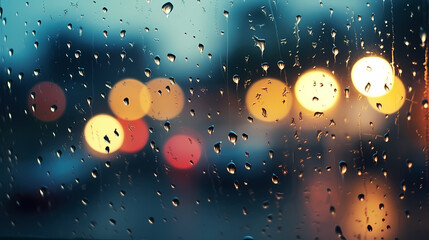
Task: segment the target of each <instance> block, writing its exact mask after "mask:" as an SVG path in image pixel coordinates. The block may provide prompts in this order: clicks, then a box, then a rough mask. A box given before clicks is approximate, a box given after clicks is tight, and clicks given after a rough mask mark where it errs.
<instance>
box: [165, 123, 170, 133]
mask: <svg viewBox="0 0 429 240" xmlns="http://www.w3.org/2000/svg"><path fill="white" fill-rule="evenodd" d="M170 128H171V123H170V121H168V120H167V121H165V123H164V129H165V131H166V132H168V131H170Z"/></svg>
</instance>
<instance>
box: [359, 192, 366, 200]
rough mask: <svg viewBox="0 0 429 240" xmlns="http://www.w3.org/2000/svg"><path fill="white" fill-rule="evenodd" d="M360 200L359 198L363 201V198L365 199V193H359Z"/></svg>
mask: <svg viewBox="0 0 429 240" xmlns="http://www.w3.org/2000/svg"><path fill="white" fill-rule="evenodd" d="M358 200H359V201H361V202H362V201H363V200H365V195H364V194H363V193H361V194H359V195H358Z"/></svg>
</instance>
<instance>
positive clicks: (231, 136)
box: [228, 131, 238, 145]
mask: <svg viewBox="0 0 429 240" xmlns="http://www.w3.org/2000/svg"><path fill="white" fill-rule="evenodd" d="M237 139H238V137H237V134H236V133H235V132H234V131H230V132H229V133H228V140H229V141H230V142H231V143H232V144H234V145H235V143H236V142H237Z"/></svg>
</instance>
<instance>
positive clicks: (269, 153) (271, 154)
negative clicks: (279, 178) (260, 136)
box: [268, 149, 274, 159]
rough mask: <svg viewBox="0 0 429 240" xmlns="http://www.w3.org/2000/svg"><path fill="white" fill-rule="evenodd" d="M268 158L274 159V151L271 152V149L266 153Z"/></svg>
mask: <svg viewBox="0 0 429 240" xmlns="http://www.w3.org/2000/svg"><path fill="white" fill-rule="evenodd" d="M268 157H269V158H270V159H273V158H274V151H273V150H272V149H270V150H269V151H268Z"/></svg>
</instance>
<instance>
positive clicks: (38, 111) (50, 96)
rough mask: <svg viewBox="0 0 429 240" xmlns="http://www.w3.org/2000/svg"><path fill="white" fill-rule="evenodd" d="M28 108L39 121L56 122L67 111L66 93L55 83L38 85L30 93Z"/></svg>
mask: <svg viewBox="0 0 429 240" xmlns="http://www.w3.org/2000/svg"><path fill="white" fill-rule="evenodd" d="M28 108H29V110H30V112H31V114H33V116H35V117H36V118H37V119H39V120H42V121H44V122H51V121H55V120H57V119H58V118H60V117H61V115H62V114H63V113H64V110H65V109H66V97H65V95H64V91H63V90H62V89H61V88H60V87H59V86H58V85H57V84H55V83H53V82H41V83H38V84H36V85H35V86H34V87H33V88H32V89H31V90H30V92H29V95H28Z"/></svg>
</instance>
